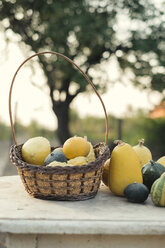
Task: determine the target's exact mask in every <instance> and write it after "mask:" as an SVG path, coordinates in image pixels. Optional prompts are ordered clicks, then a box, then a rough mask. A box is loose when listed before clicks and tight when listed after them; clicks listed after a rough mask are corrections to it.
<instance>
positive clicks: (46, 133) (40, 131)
mask: <svg viewBox="0 0 165 248" xmlns="http://www.w3.org/2000/svg"><path fill="white" fill-rule="evenodd" d="M26 130H27V133H28V136H29V137H35V136H43V137H47V139H49V140H56V139H57V134H56V132H54V131H51V130H48V129H47V128H45V127H42V126H40V125H39V124H38V123H37V122H36V121H32V122H31V123H30V125H29V126H28V127H27V129H26Z"/></svg>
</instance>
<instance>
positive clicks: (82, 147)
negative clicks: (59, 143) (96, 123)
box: [63, 136, 90, 159]
mask: <svg viewBox="0 0 165 248" xmlns="http://www.w3.org/2000/svg"><path fill="white" fill-rule="evenodd" d="M89 151H90V145H89V142H88V141H87V140H86V139H85V138H82V137H77V136H74V137H71V138H69V139H67V140H66V141H65V143H64V145H63V152H64V154H65V156H66V157H67V158H68V159H72V158H75V157H79V156H84V157H85V156H87V155H88V153H89Z"/></svg>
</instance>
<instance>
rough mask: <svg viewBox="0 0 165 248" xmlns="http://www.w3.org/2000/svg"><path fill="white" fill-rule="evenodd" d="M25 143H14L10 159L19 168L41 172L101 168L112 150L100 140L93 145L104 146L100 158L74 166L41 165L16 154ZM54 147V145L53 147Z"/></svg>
mask: <svg viewBox="0 0 165 248" xmlns="http://www.w3.org/2000/svg"><path fill="white" fill-rule="evenodd" d="M22 145H23V144H20V145H15V144H14V145H12V146H11V148H10V159H11V162H12V163H13V164H14V165H15V166H16V167H18V168H23V169H25V170H30V169H31V170H34V171H38V172H39V171H40V172H41V173H47V174H49V173H57V172H58V174H65V173H68V172H73V173H77V172H82V173H83V171H86V170H87V171H92V170H93V169H95V170H96V169H99V168H100V167H101V166H102V164H103V161H104V162H105V161H106V160H107V159H108V158H109V157H110V150H109V147H108V145H107V144H105V142H99V143H97V144H96V145H94V146H93V147H94V148H95V149H97V148H98V147H99V146H102V147H104V148H105V149H104V152H103V153H102V154H101V155H100V156H98V158H96V159H95V160H94V161H92V162H90V163H88V164H83V165H74V166H69V165H66V166H60V165H59V166H58V165H57V166H55V167H49V166H40V165H34V164H29V163H27V162H25V161H24V160H21V159H20V158H19V157H18V156H17V154H16V150H17V149H18V148H21V147H22ZM52 148H54V147H52Z"/></svg>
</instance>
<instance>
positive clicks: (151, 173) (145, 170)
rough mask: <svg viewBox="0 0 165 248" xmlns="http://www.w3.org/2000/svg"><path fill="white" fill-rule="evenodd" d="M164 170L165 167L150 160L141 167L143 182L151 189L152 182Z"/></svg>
mask: <svg viewBox="0 0 165 248" xmlns="http://www.w3.org/2000/svg"><path fill="white" fill-rule="evenodd" d="M163 172H165V167H164V166H163V165H162V164H159V163H158V162H155V161H153V160H151V161H150V162H149V163H147V164H145V165H144V166H143V167H142V175H143V183H144V184H145V185H146V186H147V187H148V189H149V190H150V189H151V186H152V184H153V183H154V182H155V180H156V179H158V178H159V177H160V176H161V174H162V173H163Z"/></svg>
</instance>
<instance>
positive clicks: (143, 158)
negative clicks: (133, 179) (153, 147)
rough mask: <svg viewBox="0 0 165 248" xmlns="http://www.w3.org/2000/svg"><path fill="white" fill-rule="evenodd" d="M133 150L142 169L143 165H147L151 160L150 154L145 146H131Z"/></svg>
mask: <svg viewBox="0 0 165 248" xmlns="http://www.w3.org/2000/svg"><path fill="white" fill-rule="evenodd" d="M133 149H134V150H135V152H136V153H137V155H138V158H139V160H140V165H141V168H142V167H143V165H145V164H147V163H148V162H149V161H150V160H152V154H151V152H150V150H149V149H148V148H147V147H146V146H143V145H136V146H133Z"/></svg>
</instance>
